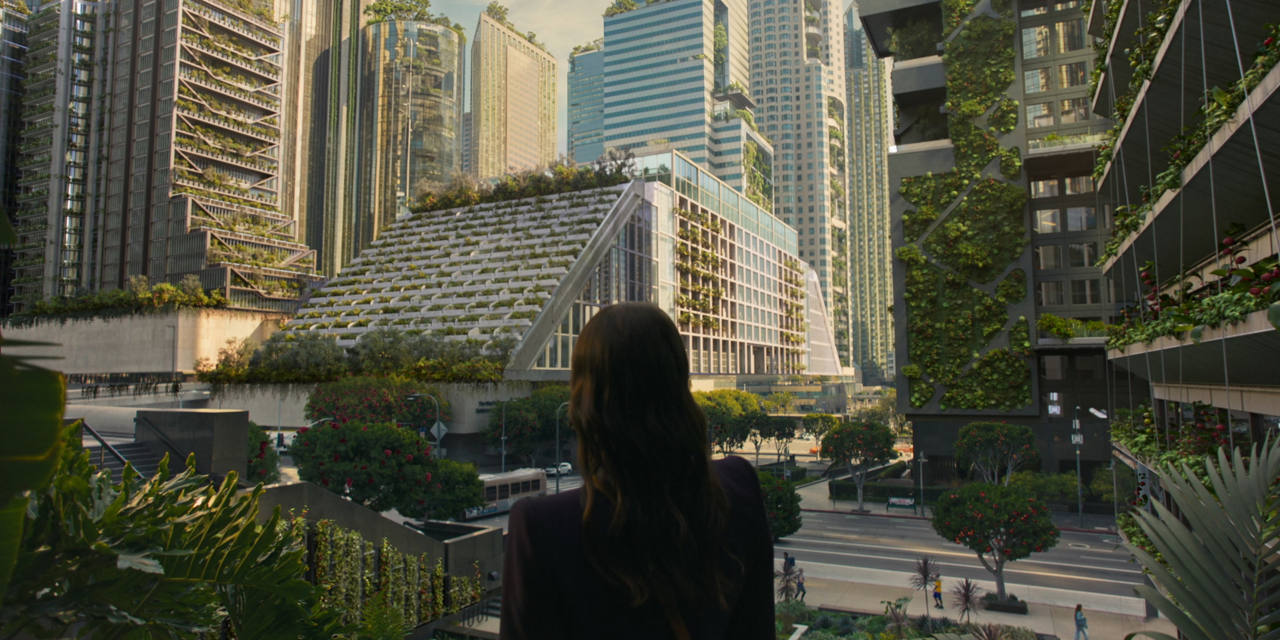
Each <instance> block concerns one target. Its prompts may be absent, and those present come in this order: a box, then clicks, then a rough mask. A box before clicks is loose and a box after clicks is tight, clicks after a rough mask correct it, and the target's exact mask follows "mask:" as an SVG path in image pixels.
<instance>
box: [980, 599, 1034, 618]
mask: <svg viewBox="0 0 1280 640" xmlns="http://www.w3.org/2000/svg"><path fill="white" fill-rule="evenodd" d="M982 608H983V609H986V610H987V611H1000V612H1002V613H1017V614H1021V615H1024V616H1025V615H1027V603H1026V602H1023V601H1022V600H1003V601H1001V600H983V601H982Z"/></svg>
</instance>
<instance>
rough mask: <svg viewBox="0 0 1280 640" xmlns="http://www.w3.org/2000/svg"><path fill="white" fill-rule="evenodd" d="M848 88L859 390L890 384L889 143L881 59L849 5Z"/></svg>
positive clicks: (854, 328)
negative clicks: (860, 371) (861, 387)
mask: <svg viewBox="0 0 1280 640" xmlns="http://www.w3.org/2000/svg"><path fill="white" fill-rule="evenodd" d="M845 59H846V60H847V64H846V65H845V67H846V80H845V84H846V85H847V87H848V90H849V99H848V101H847V103H846V104H847V105H848V107H849V108H848V118H847V120H846V124H845V131H846V132H848V134H849V147H848V150H849V190H848V191H849V289H850V296H849V297H850V300H851V304H850V309H849V310H850V313H851V315H852V327H851V330H852V348H853V357H852V360H851V362H852V363H853V364H855V365H857V367H858V368H859V369H861V370H862V381H863V383H865V384H891V383H892V381H893V375H894V370H893V369H894V367H893V362H894V356H893V313H892V312H891V311H890V308H891V307H892V306H893V255H892V253H891V250H892V242H891V241H890V236H889V164H888V162H889V159H888V154H889V145H891V144H893V102H892V99H893V98H892V96H891V95H890V93H889V90H890V89H889V69H888V65H887V61H885V60H881V59H880V58H878V57H876V54H875V51H874V50H873V49H872V48H871V43H870V42H868V41H867V36H866V32H865V31H863V29H862V21H861V20H859V19H858V7H857V5H856V4H854V5H852V6H850V7H849V10H848V11H847V12H846V13H845Z"/></svg>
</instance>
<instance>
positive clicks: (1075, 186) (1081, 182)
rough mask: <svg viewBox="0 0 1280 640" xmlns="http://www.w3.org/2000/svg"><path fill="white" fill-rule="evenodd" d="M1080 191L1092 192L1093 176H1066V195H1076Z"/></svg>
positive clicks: (1080, 192)
mask: <svg viewBox="0 0 1280 640" xmlns="http://www.w3.org/2000/svg"><path fill="white" fill-rule="evenodd" d="M1082 193H1093V176H1071V177H1069V178H1067V195H1069V196H1076V195H1080V194H1082Z"/></svg>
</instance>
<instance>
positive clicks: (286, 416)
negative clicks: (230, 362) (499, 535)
mask: <svg viewBox="0 0 1280 640" xmlns="http://www.w3.org/2000/svg"><path fill="white" fill-rule="evenodd" d="M433 386H435V387H436V389H438V390H439V391H440V393H441V395H443V396H444V397H443V398H441V400H444V401H446V402H448V403H449V406H450V409H451V415H452V419H451V420H450V421H449V422H448V423H447V426H448V427H449V435H468V434H478V433H484V431H485V429H486V428H487V427H488V425H489V407H490V406H492V405H493V403H495V402H499V401H503V400H511V399H514V398H524V397H527V396H528V395H529V394H530V393H532V392H533V387H532V386H531V385H530V383H528V382H503V383H499V384H437V385H433ZM314 389H315V385H304V384H298V385H286V384H239V385H226V386H224V387H222V388H220V389H219V390H218V392H217V395H216V396H214V397H213V398H212V399H210V401H209V407H210V408H218V409H243V410H246V411H248V412H249V419H250V420H252V421H253V422H255V423H257V424H259V425H264V426H272V427H275V426H283V427H286V428H287V427H295V428H296V427H302V426H306V425H307V424H308V423H310V422H311V421H310V420H307V419H306V416H305V415H304V413H305V409H306V406H307V398H309V397H310V396H311V392H312V391H313V390H314ZM445 439H446V440H445V444H446V445H448V439H449V436H445Z"/></svg>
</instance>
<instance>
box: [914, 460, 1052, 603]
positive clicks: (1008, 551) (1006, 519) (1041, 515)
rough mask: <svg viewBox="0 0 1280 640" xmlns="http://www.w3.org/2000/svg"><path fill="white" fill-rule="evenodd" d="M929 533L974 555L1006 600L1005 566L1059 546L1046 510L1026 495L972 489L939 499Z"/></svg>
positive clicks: (992, 487)
mask: <svg viewBox="0 0 1280 640" xmlns="http://www.w3.org/2000/svg"><path fill="white" fill-rule="evenodd" d="M933 530H934V531H937V532H938V535H940V536H942V537H944V538H946V539H948V540H951V541H953V542H955V543H956V544H962V545H964V546H966V547H968V548H969V549H971V550H973V552H974V553H976V554H978V560H979V561H980V562H982V566H983V567H986V569H987V571H989V572H991V575H992V576H994V577H995V579H996V595H997V597H998V598H999V599H1000V600H1006V599H1007V597H1006V595H1005V591H1004V569H1005V565H1007V564H1008V563H1010V562H1013V561H1015V560H1021V559H1022V558H1025V557H1027V556H1029V555H1031V554H1032V553H1035V552H1040V551H1045V550H1047V549H1050V548H1052V547H1053V545H1055V544H1057V543H1058V528H1057V527H1056V526H1054V524H1053V520H1052V518H1050V516H1049V509H1048V507H1046V506H1045V505H1044V504H1043V503H1041V502H1039V501H1037V500H1036V499H1035V497H1034V496H1032V495H1031V494H1030V493H1029V492H1028V491H1027V490H1026V489H1023V488H1021V487H1018V486H1005V485H996V484H987V483H982V482H977V483H973V484H970V485H966V486H964V487H961V488H960V489H957V490H955V491H949V492H947V493H944V494H943V495H942V498H941V499H940V500H939V501H938V504H937V506H935V507H934V510H933Z"/></svg>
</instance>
